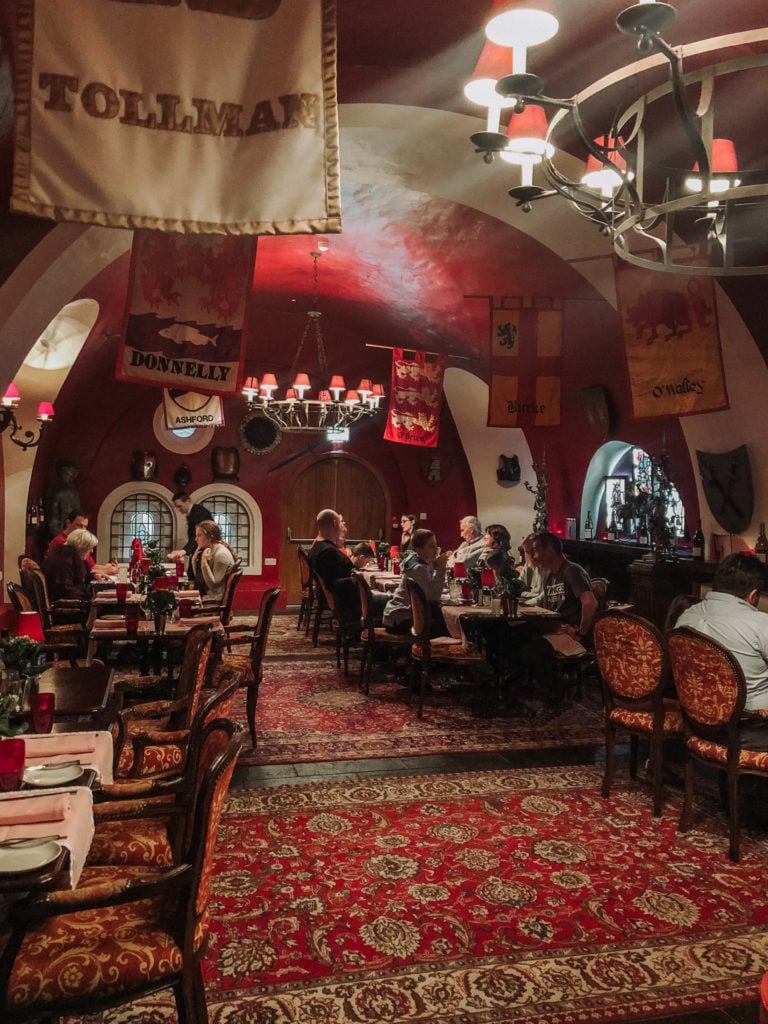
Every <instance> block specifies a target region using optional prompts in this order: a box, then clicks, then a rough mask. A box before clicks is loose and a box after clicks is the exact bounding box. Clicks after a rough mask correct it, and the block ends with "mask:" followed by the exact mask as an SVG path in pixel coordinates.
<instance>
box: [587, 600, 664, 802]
mask: <svg viewBox="0 0 768 1024" xmlns="http://www.w3.org/2000/svg"><path fill="white" fill-rule="evenodd" d="M593 640H594V645H595V657H596V659H597V668H598V672H599V674H600V680H601V683H602V688H603V704H604V708H605V772H604V774H603V788H602V795H603V797H604V798H605V799H607V798H608V797H609V796H610V795H611V784H612V782H613V778H614V775H615V770H616V734H617V732H618V731H619V730H623V731H626V732H628V733H629V737H630V748H629V749H630V760H629V774H630V777H631V778H633V779H634V778H636V777H637V754H638V746H639V740H640V738H641V737H642V738H643V739H644V740H648V742H649V744H650V761H651V770H652V773H653V780H652V781H653V816H654V818H659V817H661V807H662V800H663V786H664V743H665V741H666V740H668V739H670V738H672V737H673V736H682V732H683V718H682V715H681V713H680V705H679V704H678V702H677V701H676V700H672V699H669V698H666V697H664V691H665V690H666V689H667V688H668V686H669V683H670V678H671V676H670V666H669V653H668V651H667V644H666V641H665V639H664V637H663V635H662V634H661V633H660V632H659V630H658V629H657V628H656V626H654V625H653V623H651V622H648V621H647V619H643V618H641V617H640V616H639V615H635V614H634V613H632V612H619V611H607V612H603V613H602V614H600V615H598V617H597V619H596V620H595V625H594V628H593Z"/></svg>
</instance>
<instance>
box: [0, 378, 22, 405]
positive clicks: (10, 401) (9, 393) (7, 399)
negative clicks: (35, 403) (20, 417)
mask: <svg viewBox="0 0 768 1024" xmlns="http://www.w3.org/2000/svg"><path fill="white" fill-rule="evenodd" d="M20 401H21V395H20V394H19V389H18V388H17V387H16V385H15V384H13V383H11V384H9V385H8V387H7V388H6V389H5V394H4V395H3V403H2V404H3V405H5V406H11V407H12V408H13V407H14V406H16V405H18V404H19V402H20Z"/></svg>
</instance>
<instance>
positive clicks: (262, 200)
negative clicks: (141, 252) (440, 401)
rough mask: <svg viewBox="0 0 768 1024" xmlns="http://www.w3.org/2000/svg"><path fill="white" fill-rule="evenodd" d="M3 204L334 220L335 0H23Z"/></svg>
mask: <svg viewBox="0 0 768 1024" xmlns="http://www.w3.org/2000/svg"><path fill="white" fill-rule="evenodd" d="M18 10H19V16H18V61H17V64H18V76H17V96H16V137H15V152H14V159H15V163H14V182H13V195H12V200H11V202H12V208H13V209H14V210H18V211H20V212H23V213H31V214H36V215H38V216H43V217H52V218H53V219H55V220H71V221H81V222H84V223H88V224H104V225H107V226H108V227H121V228H152V229H155V230H160V231H178V232H201V233H215V232H227V233H230V234H272V233H280V234H301V233H312V232H325V231H328V232H332V231H340V230H341V214H340V199H339V149H338V116H337V110H336V24H335V0H248V2H243V0H140V2H136V0H110V2H108V3H107V2H105V0H66V2H65V0H18Z"/></svg>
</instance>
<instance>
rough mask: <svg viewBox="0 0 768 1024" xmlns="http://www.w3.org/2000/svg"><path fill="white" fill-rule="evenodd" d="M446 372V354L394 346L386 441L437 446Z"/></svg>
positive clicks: (427, 446)
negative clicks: (439, 354) (440, 354)
mask: <svg viewBox="0 0 768 1024" xmlns="http://www.w3.org/2000/svg"><path fill="white" fill-rule="evenodd" d="M444 374H445V357H444V356H438V355H435V354H434V353H432V352H416V351H414V350H413V349H410V350H409V349H402V348H395V349H392V389H391V392H390V396H389V413H388V415H387V425H386V427H385V428H384V440H385V441H397V442H399V443H400V444H414V445H419V446H420V447H422V448H436V447H437V438H438V427H439V425H440V408H441V406H442V403H443V376H444Z"/></svg>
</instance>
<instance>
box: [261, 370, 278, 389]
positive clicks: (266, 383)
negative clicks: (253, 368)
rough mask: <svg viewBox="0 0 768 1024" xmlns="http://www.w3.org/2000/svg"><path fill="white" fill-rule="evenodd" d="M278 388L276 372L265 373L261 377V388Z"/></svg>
mask: <svg viewBox="0 0 768 1024" xmlns="http://www.w3.org/2000/svg"><path fill="white" fill-rule="evenodd" d="M276 388H277V378H276V377H275V375H274V373H265V374H264V376H263V377H262V378H261V390H262V391H275V390H276Z"/></svg>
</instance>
